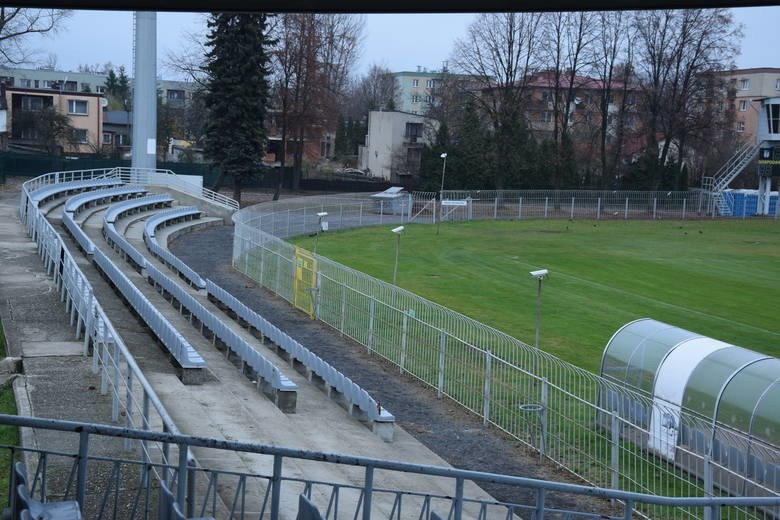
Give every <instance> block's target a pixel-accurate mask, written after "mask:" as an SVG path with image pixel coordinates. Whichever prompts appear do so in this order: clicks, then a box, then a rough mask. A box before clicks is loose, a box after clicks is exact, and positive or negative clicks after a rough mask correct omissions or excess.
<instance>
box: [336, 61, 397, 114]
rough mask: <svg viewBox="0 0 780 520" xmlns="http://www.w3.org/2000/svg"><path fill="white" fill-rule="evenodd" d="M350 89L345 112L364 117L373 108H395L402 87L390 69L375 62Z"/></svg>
mask: <svg viewBox="0 0 780 520" xmlns="http://www.w3.org/2000/svg"><path fill="white" fill-rule="evenodd" d="M349 90H350V95H349V96H348V99H347V101H346V106H345V108H344V112H345V114H347V115H348V116H350V117H352V118H353V119H362V118H364V117H366V114H367V113H368V112H369V111H371V110H395V107H396V100H397V99H398V96H399V95H400V92H401V87H400V85H399V84H398V80H397V79H396V78H395V76H393V73H392V72H391V71H390V69H388V68H386V67H382V66H380V65H377V64H374V65H372V66H371V68H369V69H368V72H367V73H366V74H365V75H364V76H362V77H361V78H359V79H358V80H357V81H356V82H355V84H353V85H352V86H351V87H350V89H349Z"/></svg>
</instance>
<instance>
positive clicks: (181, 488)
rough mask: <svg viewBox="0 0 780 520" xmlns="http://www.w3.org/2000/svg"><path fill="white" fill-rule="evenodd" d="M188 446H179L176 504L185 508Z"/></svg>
mask: <svg viewBox="0 0 780 520" xmlns="http://www.w3.org/2000/svg"><path fill="white" fill-rule="evenodd" d="M187 454H188V452H187V445H186V444H179V478H178V480H177V482H176V502H177V503H178V504H179V507H183V506H184V504H185V500H187Z"/></svg>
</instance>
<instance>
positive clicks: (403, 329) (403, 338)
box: [398, 311, 409, 374]
mask: <svg viewBox="0 0 780 520" xmlns="http://www.w3.org/2000/svg"><path fill="white" fill-rule="evenodd" d="M408 323H409V314H408V313H407V311H404V319H403V322H402V323H401V359H400V364H399V367H398V371H399V372H400V373H401V374H403V373H404V364H405V363H406V328H407V326H408Z"/></svg>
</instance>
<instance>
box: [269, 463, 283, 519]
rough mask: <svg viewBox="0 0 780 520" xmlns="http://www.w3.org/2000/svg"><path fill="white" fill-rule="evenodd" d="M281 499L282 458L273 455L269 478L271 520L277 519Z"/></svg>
mask: <svg viewBox="0 0 780 520" xmlns="http://www.w3.org/2000/svg"><path fill="white" fill-rule="evenodd" d="M281 498H282V456H281V455H274V473H273V476H272V477H271V518H274V519H275V518H279V506H280V505H281V501H282V500H281Z"/></svg>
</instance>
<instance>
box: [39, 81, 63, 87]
mask: <svg viewBox="0 0 780 520" xmlns="http://www.w3.org/2000/svg"><path fill="white" fill-rule="evenodd" d="M58 84H59V82H57V81H51V80H48V79H45V80H43V81H42V82H41V87H42V88H55V87H57V86H58Z"/></svg>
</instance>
